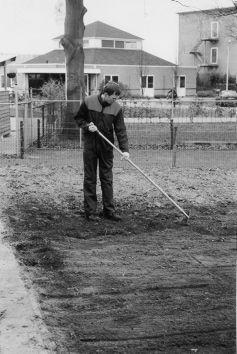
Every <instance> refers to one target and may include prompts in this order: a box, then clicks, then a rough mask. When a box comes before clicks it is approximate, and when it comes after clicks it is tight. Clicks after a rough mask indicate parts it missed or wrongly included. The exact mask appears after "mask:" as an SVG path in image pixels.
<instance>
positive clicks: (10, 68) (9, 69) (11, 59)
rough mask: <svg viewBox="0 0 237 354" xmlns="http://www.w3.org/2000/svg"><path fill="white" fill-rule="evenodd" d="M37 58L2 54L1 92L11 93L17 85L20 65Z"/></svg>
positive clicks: (0, 57) (0, 59) (28, 55)
mask: <svg viewBox="0 0 237 354" xmlns="http://www.w3.org/2000/svg"><path fill="white" fill-rule="evenodd" d="M35 56H36V55H34V54H14V55H13V54H6V53H0V91H11V90H12V89H13V88H14V85H15V83H16V73H17V68H18V65H19V64H21V63H23V62H25V61H26V60H30V59H32V58H34V57H35Z"/></svg>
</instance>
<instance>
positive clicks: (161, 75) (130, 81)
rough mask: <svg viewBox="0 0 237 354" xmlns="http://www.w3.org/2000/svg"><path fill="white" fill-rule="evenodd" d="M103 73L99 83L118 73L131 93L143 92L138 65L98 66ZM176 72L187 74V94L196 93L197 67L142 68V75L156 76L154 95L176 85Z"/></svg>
mask: <svg viewBox="0 0 237 354" xmlns="http://www.w3.org/2000/svg"><path fill="white" fill-rule="evenodd" d="M98 67H99V68H100V70H101V74H100V75H99V77H98V84H99V83H100V82H102V80H104V77H105V75H111V76H112V75H118V77H119V81H120V82H122V83H123V84H125V85H127V86H128V88H129V90H130V92H131V94H134V95H136V94H140V93H141V84H140V70H141V68H139V67H138V66H137V67H135V66H129V67H125V66H98ZM176 74H179V75H183V74H185V75H186V94H187V95H193V94H195V93H196V68H193V67H191V68H185V67H182V68H179V69H178V70H177V69H176V68H175V67H170V66H169V67H168V66H167V67H165V66H164V67H152V66H150V67H149V66H147V67H144V68H142V75H143V76H146V75H151V76H153V77H154V79H153V84H154V95H166V94H167V92H168V90H169V89H170V88H171V87H173V85H174V76H175V75H176Z"/></svg>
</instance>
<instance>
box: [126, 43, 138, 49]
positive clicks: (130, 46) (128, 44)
mask: <svg viewBox="0 0 237 354" xmlns="http://www.w3.org/2000/svg"><path fill="white" fill-rule="evenodd" d="M125 48H126V49H137V42H125Z"/></svg>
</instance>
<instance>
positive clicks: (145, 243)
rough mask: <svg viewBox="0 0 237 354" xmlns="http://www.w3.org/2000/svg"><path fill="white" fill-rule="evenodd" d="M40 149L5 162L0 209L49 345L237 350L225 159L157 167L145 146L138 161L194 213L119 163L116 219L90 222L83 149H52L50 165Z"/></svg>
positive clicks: (231, 184) (232, 210) (232, 215)
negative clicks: (217, 164)
mask: <svg viewBox="0 0 237 354" xmlns="http://www.w3.org/2000/svg"><path fill="white" fill-rule="evenodd" d="M164 153H165V152H164ZM193 153H195V152H193ZM39 154H40V152H38V155H37V156H36V155H31V156H28V157H27V156H26V158H25V159H24V160H17V159H7V158H5V159H2V160H1V176H2V177H1V178H4V180H5V181H6V184H7V188H5V189H4V190H2V191H1V192H2V200H3V201H4V203H2V206H1V208H2V213H3V215H4V217H5V221H6V222H7V224H8V226H9V227H10V230H11V232H9V233H8V234H6V241H7V242H9V243H10V244H11V245H12V247H13V249H14V252H15V255H16V257H17V259H18V261H19V264H20V265H21V267H22V269H23V270H24V273H25V274H26V276H27V277H28V278H29V279H30V280H31V282H32V287H33V288H34V290H35V291H36V293H37V294H38V301H39V305H40V308H41V311H42V314H43V318H44V322H45V324H46V325H47V327H48V329H49V331H50V333H51V335H52V341H54V342H56V346H57V349H55V352H63V353H67V352H68V353H93V352H103V353H118V352H119V353H141V352H152V351H154V352H157V353H159V352H164V353H190V352H199V353H234V352H235V345H234V341H235V319H234V313H235V310H234V309H235V261H234V259H235V256H234V252H235V241H236V229H237V224H236V220H237V214H236V213H237V212H236V210H237V208H236V207H237V196H236V193H235V191H236V180H237V173H236V169H234V168H230V166H231V163H230V161H229V160H228V161H227V160H226V163H228V165H226V166H225V162H223V165H222V168H213V167H212V166H213V165H207V166H205V168H203V167H202V168H187V167H186V168H183V169H181V168H176V169H171V168H168V167H167V165H166V167H165V166H162V169H161V166H160V164H157V160H156V159H155V155H152V154H151V156H150V160H149V168H147V164H144V166H141V167H144V168H145V171H146V172H147V173H148V174H149V175H150V176H151V177H152V178H153V179H154V180H155V181H156V182H157V183H158V184H159V185H160V186H161V187H162V188H163V189H164V190H165V191H166V192H167V193H168V194H169V195H171V196H172V197H173V198H174V199H175V200H176V201H177V202H178V203H180V205H181V206H182V207H183V208H184V209H185V210H186V211H190V212H191V217H190V221H189V224H188V225H187V226H184V225H182V224H181V223H180V212H179V211H178V210H177V209H175V208H174V206H173V205H172V204H170V202H169V201H168V200H166V199H165V197H163V196H162V195H161V194H160V193H159V192H158V191H156V190H154V189H153V187H152V186H150V185H149V184H148V182H147V181H146V180H143V178H142V177H141V176H139V175H138V174H137V172H136V171H134V170H132V169H130V168H127V167H126V168H125V167H124V166H123V165H121V164H120V165H119V166H117V165H116V166H115V169H114V189H115V201H116V208H117V211H118V212H119V213H120V214H121V216H122V217H123V220H122V222H121V223H113V222H111V221H106V220H101V221H100V222H98V223H93V222H87V221H86V220H85V219H84V217H83V209H82V206H83V193H82V183H83V173H82V165H81V153H80V152H78V155H77V159H74V160H73V159H71V160H70V153H69V152H68V153H67V154H63V153H62V152H61V153H60V159H59V158H57V154H58V152H57V151H55V152H52V154H51V155H50V156H51V158H50V159H49V160H47V161H45V163H43V160H42V159H39ZM71 155H72V154H71ZM230 156H232V155H230ZM63 157H64V158H63ZM233 158H234V156H233ZM233 161H234V160H233ZM210 163H211V162H210ZM232 166H233V164H232ZM98 194H99V206H101V204H100V202H101V194H100V191H99V189H98Z"/></svg>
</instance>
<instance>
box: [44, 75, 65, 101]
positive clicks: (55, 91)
mask: <svg viewBox="0 0 237 354" xmlns="http://www.w3.org/2000/svg"><path fill="white" fill-rule="evenodd" d="M41 97H42V99H47V100H59V101H60V100H62V101H64V100H65V85H64V84H62V83H61V82H60V81H54V80H52V79H50V80H49V81H48V82H46V83H44V85H43V86H42V87H41Z"/></svg>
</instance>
